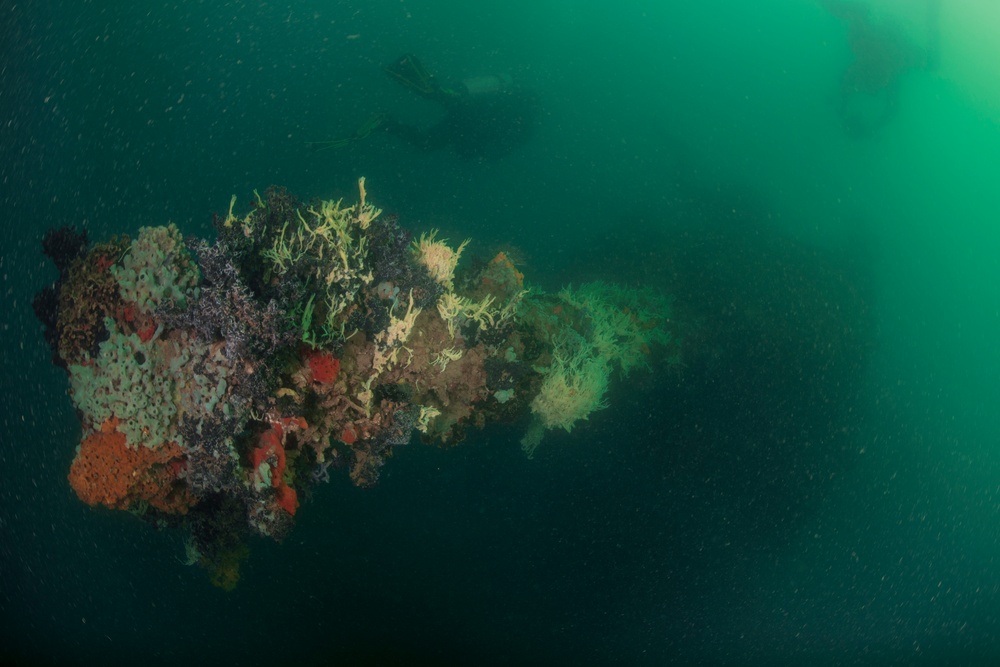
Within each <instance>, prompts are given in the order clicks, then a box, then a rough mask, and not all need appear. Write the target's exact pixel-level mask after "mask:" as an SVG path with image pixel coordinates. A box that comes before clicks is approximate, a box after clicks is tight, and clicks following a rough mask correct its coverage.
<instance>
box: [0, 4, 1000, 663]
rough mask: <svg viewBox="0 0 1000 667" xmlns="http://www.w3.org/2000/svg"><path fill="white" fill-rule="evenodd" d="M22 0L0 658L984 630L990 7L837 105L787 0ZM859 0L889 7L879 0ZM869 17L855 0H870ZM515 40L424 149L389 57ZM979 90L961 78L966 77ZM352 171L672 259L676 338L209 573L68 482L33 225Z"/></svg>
mask: <svg viewBox="0 0 1000 667" xmlns="http://www.w3.org/2000/svg"><path fill="white" fill-rule="evenodd" d="M682 4H683V5H688V4H691V3H665V2H624V3H605V4H600V3H576V2H568V1H564V2H556V1H542V2H538V1H534V2H519V1H515V2H506V3H459V2H439V3H427V2H417V1H415V0H403V1H399V0H392V1H387V2H371V1H368V2H340V3H325V2H300V3H281V2H278V3H252V2H227V3H201V2H194V1H186V0H182V1H179V2H173V3H169V4H160V3H146V2H137V3H129V4H125V3H112V2H83V3H69V2H22V3H7V4H5V5H4V6H3V7H0V11H2V13H3V18H2V22H0V26H2V28H0V30H2V37H0V49H2V50H3V60H2V65H0V110H2V112H3V113H2V124H0V151H2V153H0V155H2V161H0V184H2V185H0V203H2V205H3V214H4V220H3V222H2V225H0V253H2V254H0V274H2V279H3V283H2V295H0V326H2V331H0V336H2V340H0V365H2V366H0V370H2V373H0V383H2V388H3V408H2V411H0V425H2V428H0V465H2V479H3V482H2V486H0V581H2V584H0V614H2V621H3V622H2V624H0V628H2V629H0V636H2V637H3V641H2V642H0V658H2V659H3V660H4V662H14V663H23V664H55V663H59V664H95V663H100V664H135V662H137V661H139V660H141V661H143V662H144V663H147V664H151V665H152V664H166V663H173V664H176V663H189V664H207V663H209V662H210V661H215V662H218V663H224V664H241V665H251V664H264V663H266V664H271V665H274V664H287V663H291V662H298V663H300V664H320V663H323V664H326V663H328V662H332V661H343V662H344V663H345V664H354V663H361V662H364V661H369V662H372V663H375V664H382V663H386V662H388V663H393V662H407V663H408V664H413V663H414V662H418V661H419V660H421V659H423V660H424V661H426V660H432V661H434V662H437V663H438V664H446V663H449V662H459V663H463V664H493V663H504V664H510V663H515V662H516V663H522V664H543V663H544V664H650V665H658V664H664V662H665V661H669V660H673V661H679V662H685V663H687V662H704V663H706V664H718V663H725V662H732V663H740V664H746V663H755V662H766V661H768V660H774V659H777V658H782V657H783V658H789V659H792V660H794V661H796V662H804V661H807V660H808V661H811V662H818V663H838V664H841V663H849V664H854V663H861V664H887V663H899V664H940V663H942V662H944V661H946V660H949V659H950V660H955V659H956V658H957V659H961V660H965V661H966V662H971V663H983V662H988V661H989V660H990V659H991V658H994V657H996V654H997V653H998V652H1000V646H998V640H997V639H996V638H997V636H1000V635H998V632H1000V627H998V620H997V619H998V618H1000V574H998V573H997V571H996V567H995V559H996V554H997V546H998V525H1000V522H998V521H997V519H998V503H1000V490H998V489H1000V485H998V482H997V480H998V479H1000V476H998V472H1000V471H998V464H1000V453H998V451H1000V450H998V446H1000V442H998V423H997V422H998V418H997V410H996V406H997V403H998V398H1000V396H998V393H1000V392H998V389H997V382H996V378H997V375H998V373H997V371H998V369H1000V359H998V351H997V350H998V348H997V345H996V340H997V339H998V334H1000V331H998V319H1000V309H998V306H997V304H998V303H1000V294H998V291H1000V280H998V277H1000V266H998V261H1000V260H998V258H1000V233H998V231H997V194H996V193H997V188H996V184H997V182H998V175H1000V166H998V163H997V158H996V156H997V155H1000V132H998V120H1000V94H998V91H997V89H996V88H995V86H996V84H995V82H994V81H993V80H991V79H990V77H989V76H988V73H989V72H990V71H992V70H993V69H995V68H994V66H993V63H995V62H996V58H997V54H996V53H991V52H990V50H989V47H988V46H986V45H985V44H984V39H985V38H984V37H982V35H981V30H982V28H981V26H982V25H987V24H990V21H993V23H992V25H996V23H995V22H996V21H997V20H998V19H1000V17H998V16H997V14H996V12H995V11H994V10H991V9H989V7H988V5H989V3H985V2H976V1H974V0H964V1H963V0H955V2H946V3H945V4H944V5H943V6H942V9H941V15H940V17H939V23H938V24H937V28H936V29H937V30H938V35H939V46H938V48H939V50H940V55H939V59H938V62H937V63H936V65H935V67H934V68H932V69H930V70H915V71H908V72H904V73H901V74H900V78H899V82H898V83H899V90H898V96H899V97H898V102H897V108H896V109H895V113H894V115H893V117H892V118H891V119H890V120H889V121H888V122H887V123H886V124H885V125H884V126H880V127H879V128H877V131H875V132H872V133H871V134H870V135H869V136H865V137H857V136H853V135H852V133H850V132H848V131H846V129H847V128H845V124H844V122H843V118H842V117H841V116H840V115H838V96H840V95H842V94H843V91H842V88H841V85H842V84H841V82H842V77H843V73H844V72H845V71H847V69H848V68H849V67H850V63H851V62H852V61H854V60H855V59H857V58H858V57H859V54H857V53H852V52H851V50H850V46H849V44H850V42H849V36H848V28H847V26H846V24H845V22H844V20H842V19H841V18H838V17H837V16H835V15H834V14H833V13H831V12H829V11H827V10H826V9H824V7H823V6H822V5H821V4H820V3H811V2H795V1H792V0H787V1H782V0H768V2H766V3H764V5H765V6H760V4H759V3H757V4H754V3H743V2H735V1H733V0H727V1H725V2H723V1H722V0H709V1H708V2H703V3H695V4H696V5H697V7H695V8H692V7H687V6H685V7H680V5H682ZM874 11H875V16H876V19H877V20H879V21H887V22H890V23H892V24H893V25H896V26H898V27H899V29H900V30H901V31H902V32H903V34H904V35H906V37H907V39H910V40H912V41H913V42H914V43H917V44H922V43H923V42H922V41H921V40H923V39H924V38H925V30H924V28H925V26H923V25H922V24H921V16H920V15H919V14H918V13H917V12H916V11H915V10H914V9H913V6H912V4H907V3H904V2H902V1H901V0H896V1H894V2H893V1H889V0H886V1H885V2H883V3H881V5H879V6H878V7H876V8H875V10H874ZM876 19H873V20H876ZM406 52H412V53H415V54H418V55H419V56H420V58H421V59H422V60H423V61H424V63H425V65H427V67H428V68H429V69H430V70H432V71H433V72H435V73H437V74H438V75H440V76H441V77H447V78H455V79H460V78H463V77H466V76H472V75H477V74H482V73H509V74H511V75H512V76H513V77H514V78H515V79H516V80H517V81H519V82H521V83H522V84H523V85H525V86H527V87H529V88H531V89H532V90H534V91H535V92H537V94H538V96H539V99H540V103H541V109H542V113H541V118H540V119H539V123H538V127H537V129H536V132H535V134H534V136H533V137H532V139H531V140H530V141H529V142H528V143H527V144H525V145H523V146H520V147H518V148H516V149H515V150H514V151H512V152H511V153H510V154H509V155H507V156H505V157H503V158H500V159H494V160H469V159H463V158H461V157H458V156H456V155H453V154H451V153H449V152H447V151H438V152H433V153H429V154H422V153H419V152H417V151H416V150H414V149H412V148H410V147H408V146H407V145H405V144H401V143H400V142H398V141H395V140H394V139H393V138H392V137H390V136H386V135H382V134H376V135H373V136H371V137H369V138H368V139H366V140H365V141H362V142H357V143H355V144H352V145H350V146H348V147H347V148H345V149H342V150H339V151H325V152H321V153H315V154H314V153H310V152H309V150H308V149H307V147H306V142H308V141H315V140H322V139H330V138H334V137H337V136H343V135H345V134H350V133H351V132H353V131H354V128H356V127H357V126H359V125H360V124H361V123H362V122H364V121H365V120H366V119H367V118H368V117H370V116H371V115H372V114H373V113H376V112H391V113H393V114H394V115H397V116H399V117H403V118H406V119H407V120H410V121H412V122H415V123H419V124H423V125H427V124H430V123H433V122H434V121H435V120H436V119H437V117H438V114H439V113H440V112H439V110H437V109H436V108H435V107H434V106H433V105H430V104H428V103H426V102H425V101H423V100H420V99H418V98H416V97H415V96H412V95H410V94H409V93H408V92H407V91H405V90H403V89H401V88H400V87H399V86H398V85H396V84H395V83H393V82H392V81H390V80H389V79H388V78H387V77H386V76H385V75H384V74H383V72H382V67H383V66H384V65H385V64H387V63H389V62H391V61H393V60H394V59H395V58H396V57H398V56H399V55H400V54H402V53H406ZM990 86H994V88H991V87H990ZM361 175H364V176H366V178H367V184H368V192H369V197H370V199H372V200H373V201H374V202H375V203H376V204H377V205H379V206H380V207H382V208H383V209H385V210H386V211H391V212H395V213H397V214H399V216H400V222H401V224H403V225H404V226H406V227H408V228H410V229H413V230H418V231H419V230H424V229H428V228H430V227H439V228H440V229H441V230H442V236H444V237H448V238H451V239H461V238H465V237H467V236H468V237H472V238H473V245H472V246H471V247H470V253H475V252H477V248H476V247H477V246H478V248H479V250H478V252H481V253H483V254H486V253H487V252H488V251H489V250H490V249H492V248H495V247H496V246H497V245H498V244H511V245H512V246H514V247H515V248H516V249H517V250H518V251H519V254H520V256H521V257H522V258H523V266H522V267H521V268H522V270H523V271H524V273H525V274H526V276H527V279H528V280H529V281H533V282H534V283H535V284H538V285H541V286H542V287H544V288H547V289H557V288H559V287H560V286H561V285H565V284H569V283H575V284H579V283H581V282H584V281H587V280H592V279H597V278H600V279H605V280H615V281H618V282H622V283H625V284H632V285H636V284H646V285H650V286H652V287H655V288H657V289H661V290H664V291H668V292H670V293H671V294H672V295H673V296H674V299H675V302H674V303H675V316H676V318H677V319H678V321H680V322H681V323H682V324H681V326H682V327H683V328H684V330H685V332H686V337H685V342H684V352H685V358H684V360H683V361H684V363H683V365H682V367H681V368H680V369H679V370H677V371H671V372H667V371H665V370H662V368H661V372H659V373H653V374H651V373H643V372H641V371H637V372H635V373H633V375H632V376H630V377H629V378H628V379H627V380H624V381H620V382H617V383H616V384H615V385H614V386H613V388H612V393H611V396H610V402H611V407H610V408H609V409H607V410H604V411H601V412H598V413H595V414H594V415H592V416H591V419H590V420H589V422H588V423H586V424H584V425H582V426H578V427H577V428H576V429H574V431H573V432H572V434H561V433H560V434H553V435H552V436H551V437H550V438H547V439H546V441H545V442H544V443H543V445H542V446H541V448H540V449H539V450H538V452H537V454H536V456H535V458H534V460H527V459H526V458H525V457H524V455H523V454H522V452H521V450H520V447H519V446H518V440H519V438H520V437H521V435H522V433H523V427H524V425H523V424H516V425H505V426H496V427H491V428H489V429H487V430H485V431H482V432H470V434H469V437H468V439H467V441H466V442H465V443H463V444H462V445H461V446H460V447H457V448H454V449H449V450H441V449H437V448H433V447H427V446H423V445H420V444H418V443H416V442H414V443H412V444H411V445H409V446H407V447H404V448H400V449H398V450H397V451H396V454H395V456H394V457H393V458H392V460H390V461H389V462H388V464H387V466H386V468H385V471H384V474H383V476H382V479H381V481H380V482H379V484H378V486H376V487H375V488H374V489H370V490H361V489H357V488H354V487H352V486H351V485H350V480H349V479H347V477H346V475H335V476H333V479H332V481H331V483H330V484H328V485H322V486H319V487H317V488H316V489H315V491H314V493H313V495H312V497H311V498H309V499H308V502H306V503H304V505H303V507H302V510H301V512H300V513H299V514H298V516H297V517H296V518H297V524H296V526H295V528H294V530H293V532H292V534H291V535H290V537H289V538H288V539H287V540H286V541H285V543H283V544H281V545H277V544H272V543H265V542H264V541H258V542H255V543H254V544H252V545H251V547H252V555H251V556H250V559H249V560H248V561H247V563H246V565H245V566H244V570H243V573H242V578H241V581H240V585H239V587H238V588H237V589H236V590H235V591H234V592H232V593H224V592H222V591H220V590H218V589H215V588H213V587H211V586H210V585H209V583H208V581H207V580H206V577H205V576H204V573H203V572H202V571H200V570H199V569H197V568H188V567H185V566H184V565H183V564H182V563H181V562H179V561H180V560H182V559H183V555H184V549H183V543H182V536H181V535H179V534H177V533H175V532H171V531H163V532H157V531H155V530H151V529H150V527H149V526H147V525H145V524H143V523H142V522H140V521H138V520H134V519H132V518H131V517H129V516H128V515H126V514H123V513H111V512H107V511H94V510H91V509H90V508H88V507H86V506H85V505H84V504H83V503H81V502H80V501H79V500H78V499H77V498H76V497H75V496H74V495H73V492H72V490H71V489H70V487H69V485H68V483H67V481H66V473H67V471H68V468H69V464H70V461H71V460H72V458H73V455H74V448H75V446H76V444H77V443H78V440H79V425H78V422H77V420H76V418H75V416H74V414H73V409H72V406H71V404H70V402H69V400H68V398H67V397H66V395H65V391H66V385H67V383H66V378H65V374H64V373H63V372H62V371H61V370H59V369H57V368H55V367H54V366H52V365H51V364H50V361H49V353H48V350H47V348H46V346H45V342H44V340H43V338H42V333H41V328H40V325H39V324H38V323H37V321H36V320H35V319H34V316H33V314H32V311H31V298H32V295H33V293H34V292H36V291H37V290H38V289H40V288H41V287H42V286H44V285H45V284H47V283H48V282H50V281H51V280H53V279H55V277H56V276H55V271H54V269H52V268H51V266H50V265H49V264H48V263H47V261H46V260H45V258H44V257H42V255H41V253H40V239H41V237H42V234H43V233H44V232H45V230H47V229H48V228H50V227H53V226H59V225H63V224H70V223H72V224H76V225H78V226H83V227H85V228H86V229H87V230H88V232H89V234H90V238H91V239H92V240H99V239H103V238H106V237H108V236H110V235H111V234H115V233H122V232H124V233H129V234H132V235H135V233H136V232H137V231H138V228H139V227H140V226H144V225H160V224H166V223H167V222H168V221H173V222H175V223H176V224H177V225H178V226H179V227H180V228H181V230H182V231H183V232H184V233H185V234H194V235H201V236H209V235H210V234H211V215H212V213H213V212H216V213H223V214H224V213H225V211H226V208H227V206H228V203H229V198H230V196H231V195H232V194H233V193H235V194H236V195H237V196H238V198H239V202H240V203H242V204H243V205H247V204H248V203H249V201H250V197H251V196H252V191H253V189H254V188H259V189H261V190H263V189H264V188H266V187H267V186H268V185H271V184H279V185H284V186H286V187H287V188H288V189H289V191H290V192H293V193H296V194H297V195H299V196H300V197H302V198H305V199H308V198H311V197H314V196H322V197H330V196H338V197H339V196H344V197H347V198H348V199H349V198H351V197H352V196H353V192H354V183H355V180H356V178H357V177H358V176H361Z"/></svg>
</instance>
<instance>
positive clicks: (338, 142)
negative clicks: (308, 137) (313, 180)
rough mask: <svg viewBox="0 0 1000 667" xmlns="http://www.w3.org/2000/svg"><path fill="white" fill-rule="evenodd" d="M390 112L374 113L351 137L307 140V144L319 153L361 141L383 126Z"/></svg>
mask: <svg viewBox="0 0 1000 667" xmlns="http://www.w3.org/2000/svg"><path fill="white" fill-rule="evenodd" d="M388 118H389V114H386V113H376V114H372V116H371V117H370V118H368V120H366V121H365V122H364V123H362V124H361V126H360V127H358V129H357V130H355V131H354V134H352V135H351V136H349V137H341V138H340V139H327V140H325V141H307V142H306V145H307V146H309V148H310V150H312V152H313V153H318V152H320V151H328V150H330V149H334V148H343V147H345V146H347V145H349V144H352V143H354V142H355V141H360V140H362V139H364V138H366V137H367V136H368V135H369V134H371V133H372V132H374V131H375V130H377V129H378V128H380V127H382V125H384V124H385V122H386V121H387V120H388Z"/></svg>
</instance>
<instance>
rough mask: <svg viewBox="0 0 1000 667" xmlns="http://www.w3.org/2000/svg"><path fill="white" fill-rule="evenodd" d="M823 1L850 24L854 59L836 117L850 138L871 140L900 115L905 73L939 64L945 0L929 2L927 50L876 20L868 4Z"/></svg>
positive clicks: (842, 87)
mask: <svg viewBox="0 0 1000 667" xmlns="http://www.w3.org/2000/svg"><path fill="white" fill-rule="evenodd" d="M820 2H821V4H822V5H823V7H825V8H826V9H827V11H829V12H830V13H831V14H833V15H834V16H835V17H837V18H839V19H841V20H843V21H844V22H845V23H846V24H847V38H848V42H849V44H850V48H851V53H852V54H853V56H854V60H853V61H852V62H851V63H850V65H848V67H847V69H846V70H845V71H844V74H843V75H842V76H841V79H840V90H839V93H838V96H837V115H839V116H840V120H841V122H842V123H843V125H844V128H845V129H846V130H847V132H848V134H850V135H851V136H854V137H858V138H865V137H870V136H872V135H874V134H875V133H877V132H878V131H879V130H880V129H882V128H883V127H884V126H885V125H887V124H888V123H889V122H890V121H891V120H892V119H893V118H894V117H895V115H896V112H897V111H898V106H899V89H900V85H901V82H902V80H903V78H904V77H905V75H906V74H908V73H909V72H911V71H915V70H929V69H931V68H932V67H933V66H934V65H935V64H936V61H937V50H938V34H939V31H938V17H939V13H940V5H941V3H940V0H924V5H925V10H926V15H925V25H926V29H927V35H926V43H925V45H924V46H922V47H921V46H919V45H917V44H915V43H913V42H912V41H911V40H910V39H908V38H907V37H906V36H905V35H904V34H903V33H902V31H901V30H900V29H899V28H898V26H896V25H893V24H891V23H885V22H882V21H876V20H875V19H874V18H873V17H872V15H871V11H870V10H869V8H868V7H867V6H866V5H862V4H859V3H857V2H848V1H845V0H820Z"/></svg>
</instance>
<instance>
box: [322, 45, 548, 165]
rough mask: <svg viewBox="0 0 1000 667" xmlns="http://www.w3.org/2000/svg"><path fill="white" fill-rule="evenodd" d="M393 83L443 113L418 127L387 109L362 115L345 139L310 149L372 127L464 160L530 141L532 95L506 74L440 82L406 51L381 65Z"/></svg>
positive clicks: (369, 131) (351, 138) (534, 101)
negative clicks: (396, 83)
mask: <svg viewBox="0 0 1000 667" xmlns="http://www.w3.org/2000/svg"><path fill="white" fill-rule="evenodd" d="M385 72H386V74H387V75H388V76H389V77H390V78H391V79H393V80H394V81H396V82H398V83H400V84H402V85H403V86H405V87H406V88H409V89H410V90H412V91H413V92H415V93H416V94H418V95H420V96H421V97H423V98H424V99H427V100H430V101H432V102H434V103H436V104H438V105H440V106H441V107H442V108H443V109H444V112H445V115H444V117H443V118H442V119H441V120H440V121H438V122H437V123H435V124H434V125H432V126H430V127H427V128H423V127H419V126H416V125H410V124H407V123H403V122H401V121H399V120H397V119H395V118H393V117H392V116H391V115H389V114H387V113H379V114H375V115H374V116H372V117H371V118H370V119H368V120H367V121H366V122H365V123H364V124H363V125H362V126H361V127H360V128H358V130H357V131H355V133H354V134H353V135H351V136H349V137H344V138H341V139H333V140H330V141H317V142H312V143H311V146H312V148H313V149H314V150H326V149H330V148H341V147H343V146H346V145H348V144H350V143H353V142H355V141H358V140H361V139H365V138H367V137H369V136H370V135H371V134H372V133H373V132H375V131H376V130H382V131H384V132H386V133H387V134H389V135H391V136H394V137H397V138H398V139H401V140H403V141H405V142H406V143H408V144H410V145H411V146H413V147H414V148H416V149H418V150H419V151H422V152H430V151H434V150H440V149H447V150H451V151H453V152H455V153H457V154H458V155H460V156H462V157H465V158H493V157H500V156H502V155H505V154H506V153H509V152H510V151H511V150H513V149H514V148H516V147H517V146H519V145H521V144H523V143H525V142H527V141H528V139H530V137H531V135H532V133H533V131H534V127H535V122H536V118H537V114H538V101H537V98H536V96H535V95H534V94H533V93H531V92H530V91H527V90H525V89H523V88H520V87H518V86H516V85H514V82H513V80H512V79H511V77H510V76H507V75H505V74H493V75H488V76H479V77H474V78H470V79H465V80H463V81H461V82H457V83H455V84H453V85H443V84H441V83H439V82H438V80H437V79H436V78H435V77H434V76H433V75H432V74H430V73H429V72H428V71H427V70H426V69H425V68H424V66H423V65H422V64H421V63H420V61H419V60H417V58H416V57H415V56H413V55H412V54H405V55H403V56H401V57H399V58H398V59H396V60H395V61H394V62H392V63H391V64H389V65H388V66H386V67H385Z"/></svg>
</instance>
